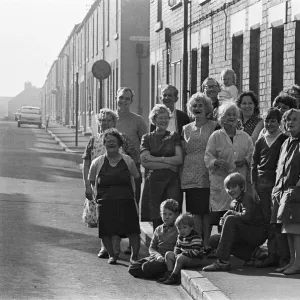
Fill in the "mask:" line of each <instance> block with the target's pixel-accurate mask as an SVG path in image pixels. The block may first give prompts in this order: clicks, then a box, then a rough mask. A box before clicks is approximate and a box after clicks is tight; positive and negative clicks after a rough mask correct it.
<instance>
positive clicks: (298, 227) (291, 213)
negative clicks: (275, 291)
mask: <svg viewBox="0 0 300 300" xmlns="http://www.w3.org/2000/svg"><path fill="white" fill-rule="evenodd" d="M283 125H284V128H285V130H286V131H287V132H288V133H289V135H290V136H289V138H288V139H287V140H286V141H285V142H284V143H283V145H282V146H281V151H280V156H279V161H278V165H277V172H276V182H275V186H274V188H273V191H272V194H273V202H274V209H273V212H272V221H273V220H274V219H275V221H277V223H282V233H286V234H287V238H288V243H289V249H290V262H289V263H288V264H287V265H286V266H284V267H282V268H278V269H276V270H275V271H277V272H283V273H284V274H285V275H292V274H299V273H300V199H299V194H300V111H299V110H296V109H290V110H288V111H287V112H285V113H284V115H283Z"/></svg>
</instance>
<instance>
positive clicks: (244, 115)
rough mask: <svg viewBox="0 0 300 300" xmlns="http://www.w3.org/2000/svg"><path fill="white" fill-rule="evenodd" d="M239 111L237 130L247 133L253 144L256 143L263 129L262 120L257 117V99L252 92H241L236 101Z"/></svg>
mask: <svg viewBox="0 0 300 300" xmlns="http://www.w3.org/2000/svg"><path fill="white" fill-rule="evenodd" d="M236 104H237V106H238V107H239V109H240V111H241V121H242V124H239V126H238V129H242V130H244V131H245V132H247V133H248V134H249V135H250V137H251V138H252V141H253V143H255V142H256V140H257V138H258V136H259V133H260V131H261V130H262V129H263V127H264V122H263V120H262V119H261V118H260V117H259V106H258V104H259V103H258V99H257V96H256V95H255V93H254V92H252V91H247V92H243V93H242V94H241V95H240V96H239V98H238V99H237V101H236Z"/></svg>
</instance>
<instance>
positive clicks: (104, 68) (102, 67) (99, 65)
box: [92, 59, 111, 80]
mask: <svg viewBox="0 0 300 300" xmlns="http://www.w3.org/2000/svg"><path fill="white" fill-rule="evenodd" d="M92 73H93V75H94V77H96V78H97V79H99V80H104V79H106V78H107V77H109V76H110V74H111V67H110V64H109V63H108V62H107V61H106V60H103V59H100V60H97V61H96V62H95V63H94V64H93V67H92Z"/></svg>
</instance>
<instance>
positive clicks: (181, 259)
mask: <svg viewBox="0 0 300 300" xmlns="http://www.w3.org/2000/svg"><path fill="white" fill-rule="evenodd" d="M175 226H176V228H177V231H178V237H177V242H176V245H175V248H174V251H168V252H167V253H166V255H165V261H166V264H167V269H168V271H167V272H166V273H165V275H164V276H163V277H162V278H160V279H159V281H160V282H162V283H164V284H174V283H177V281H178V276H179V273H180V271H181V270H182V269H183V268H193V267H199V266H200V265H201V262H202V257H203V241H202V238H201V237H200V236H199V235H198V233H197V232H196V231H195V230H194V218H193V216H192V215H191V214H189V213H185V214H181V215H180V216H179V217H178V218H177V219H176V221H175Z"/></svg>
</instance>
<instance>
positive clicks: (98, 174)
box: [88, 128, 140, 264]
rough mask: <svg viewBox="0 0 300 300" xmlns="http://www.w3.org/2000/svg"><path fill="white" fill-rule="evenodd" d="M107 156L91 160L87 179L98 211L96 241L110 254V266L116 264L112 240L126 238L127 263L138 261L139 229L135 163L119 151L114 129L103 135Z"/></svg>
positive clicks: (118, 135)
mask: <svg viewBox="0 0 300 300" xmlns="http://www.w3.org/2000/svg"><path fill="white" fill-rule="evenodd" d="M103 144H104V146H105V149H106V153H105V154H103V155H101V156H99V157H98V158H96V159H94V160H93V161H92V164H91V168H90V171H89V175H88V179H89V181H90V183H91V185H92V186H93V187H94V191H95V194H96V202H97V204H98V205H97V211H98V231H99V238H101V239H102V242H103V243H104V246H105V248H106V249H107V251H108V253H109V259H108V263H109V264H116V263H117V255H116V253H115V252H114V249H113V245H112V236H114V235H118V236H128V237H129V241H130V244H131V247H132V254H131V258H130V262H131V263H133V262H134V261H136V260H137V258H138V252H139V248H140V238H139V234H140V227H139V217H138V213H137V206H136V202H135V199H134V192H135V186H134V178H138V177H139V172H138V170H137V168H136V166H135V163H134V161H133V160H132V159H131V158H130V157H129V156H128V155H126V154H121V153H120V151H119V149H120V147H121V146H122V145H123V139H122V136H121V134H120V133H119V132H118V130H117V129H114V128H111V129H108V130H106V131H105V132H104V135H103Z"/></svg>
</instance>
